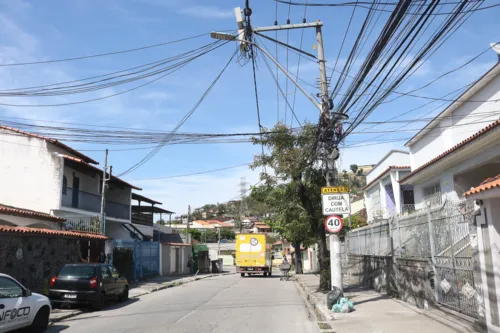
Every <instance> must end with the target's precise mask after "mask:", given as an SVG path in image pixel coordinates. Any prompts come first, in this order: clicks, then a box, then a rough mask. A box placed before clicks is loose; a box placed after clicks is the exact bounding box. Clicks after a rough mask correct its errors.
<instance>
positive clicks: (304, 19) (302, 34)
mask: <svg viewBox="0 0 500 333" xmlns="http://www.w3.org/2000/svg"><path fill="white" fill-rule="evenodd" d="M307 1H308V0H306V4H307ZM306 13H307V6H306V7H304V16H303V18H302V23H306ZM304 32H305V29H301V33H300V44H299V49H301V50H302V42H303V41H304ZM301 59H302V54H301V53H299V60H298V61H297V74H296V75H295V77H296V78H297V79H298V78H299V71H300V60H301ZM276 61H278V59H276ZM292 75H293V74H292ZM301 81H302V80H301ZM296 98H297V85H294V90H293V102H292V105H293V108H294V109H295V100H296ZM290 118H291V120H290V127H293V117H290ZM285 125H286V124H285Z"/></svg>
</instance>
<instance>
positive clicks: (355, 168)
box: [349, 164, 358, 174]
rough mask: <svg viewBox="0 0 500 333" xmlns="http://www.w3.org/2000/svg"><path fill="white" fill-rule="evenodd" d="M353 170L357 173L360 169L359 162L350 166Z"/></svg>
mask: <svg viewBox="0 0 500 333" xmlns="http://www.w3.org/2000/svg"><path fill="white" fill-rule="evenodd" d="M349 168H350V169H351V171H352V173H353V174H356V171H358V165H357V164H351V166H350V167H349Z"/></svg>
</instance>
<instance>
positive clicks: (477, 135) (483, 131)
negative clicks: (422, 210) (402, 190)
mask: <svg viewBox="0 0 500 333" xmlns="http://www.w3.org/2000/svg"><path fill="white" fill-rule="evenodd" d="M499 125H500V120H497V121H495V122H494V123H492V124H489V125H488V126H486V127H485V128H483V129H481V130H480V131H479V132H477V133H475V134H474V135H472V136H470V137H468V138H467V139H465V140H463V141H462V142H460V143H458V144H457V145H455V146H453V147H451V148H450V149H448V150H447V151H445V152H444V153H442V154H440V155H438V156H436V157H435V158H433V159H432V160H430V161H429V162H427V163H425V164H423V165H421V166H420V167H419V168H417V169H415V170H413V171H412V172H410V174H409V175H407V176H406V177H404V178H403V179H401V180H399V182H400V183H401V182H404V181H405V180H407V179H408V178H410V177H412V176H414V175H415V174H416V173H418V172H420V171H422V170H424V169H425V168H427V167H428V166H430V165H432V164H434V163H436V162H437V161H439V160H441V159H443V158H444V157H446V156H448V155H450V154H452V153H453V152H455V151H457V150H459V149H460V148H463V147H465V146H466V145H468V144H469V143H471V142H472V141H474V140H476V139H478V138H480V137H482V136H483V135H485V134H487V133H488V132H490V131H491V130H493V129H495V128H497V127H498V126H499Z"/></svg>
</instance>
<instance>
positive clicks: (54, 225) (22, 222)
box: [0, 214, 62, 230]
mask: <svg viewBox="0 0 500 333" xmlns="http://www.w3.org/2000/svg"><path fill="white" fill-rule="evenodd" d="M0 225H10V226H16V227H29V228H43V229H53V230H61V227H62V222H52V221H45V220H39V219H36V218H35V219H33V218H27V217H20V216H12V215H4V214H0Z"/></svg>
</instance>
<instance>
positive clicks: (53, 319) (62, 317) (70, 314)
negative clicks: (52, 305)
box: [49, 311, 83, 325]
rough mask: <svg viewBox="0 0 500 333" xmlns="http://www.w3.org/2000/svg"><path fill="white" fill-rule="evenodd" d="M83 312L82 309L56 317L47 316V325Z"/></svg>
mask: <svg viewBox="0 0 500 333" xmlns="http://www.w3.org/2000/svg"><path fill="white" fill-rule="evenodd" d="M82 313H83V311H75V312H71V313H68V314H66V315H64V316H61V317H58V318H52V319H51V318H50V317H49V325H52V324H54V323H57V322H59V321H62V320H64V319H68V318H71V317H76V316H78V315H81V314H82Z"/></svg>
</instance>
